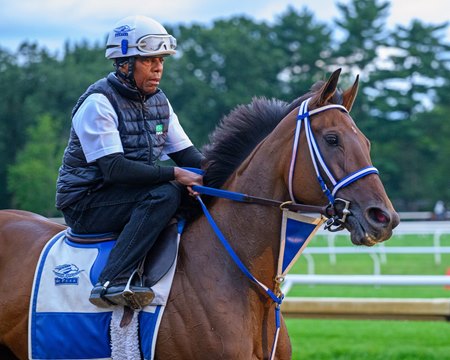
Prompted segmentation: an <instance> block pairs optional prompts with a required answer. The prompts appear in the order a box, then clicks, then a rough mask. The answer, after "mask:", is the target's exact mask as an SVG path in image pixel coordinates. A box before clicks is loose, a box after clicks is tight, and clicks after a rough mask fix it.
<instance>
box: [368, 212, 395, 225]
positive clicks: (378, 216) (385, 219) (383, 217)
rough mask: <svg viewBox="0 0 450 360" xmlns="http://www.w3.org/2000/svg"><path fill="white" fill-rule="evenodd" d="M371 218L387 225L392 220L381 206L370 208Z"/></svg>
mask: <svg viewBox="0 0 450 360" xmlns="http://www.w3.org/2000/svg"><path fill="white" fill-rule="evenodd" d="M368 214H369V217H370V219H371V220H373V221H375V222H377V223H380V224H383V225H386V224H389V222H390V221H391V217H390V216H389V214H387V213H386V212H384V211H383V210H381V209H380V208H370V209H369V211H368Z"/></svg>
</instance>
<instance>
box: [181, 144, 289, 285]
mask: <svg viewBox="0 0 450 360" xmlns="http://www.w3.org/2000/svg"><path fill="white" fill-rule="evenodd" d="M267 140H268V139H266V141H264V142H263V143H261V144H260V145H259V146H258V147H257V149H255V151H254V152H253V153H252V154H251V155H250V156H249V158H248V159H247V160H246V161H245V162H244V163H243V164H242V165H241V166H240V167H239V169H238V170H237V171H236V172H235V173H234V174H233V175H232V176H231V177H230V179H229V180H228V181H227V183H226V184H225V188H226V189H228V190H230V191H237V192H241V193H246V194H249V195H254V196H258V197H264V198H270V199H275V200H280V201H284V200H287V199H288V193H287V189H286V186H285V184H284V179H283V176H281V174H280V172H281V164H280V162H279V160H281V157H283V156H285V155H284V154H281V153H279V152H280V151H281V149H282V147H279V148H278V149H279V150H277V152H278V153H274V151H275V150H274V149H276V147H274V146H273V144H271V143H270V141H267ZM284 147H285V146H284ZM210 212H211V214H212V216H213V218H214V219H215V221H216V223H217V225H218V227H219V228H220V230H221V231H222V232H223V234H224V235H225V237H226V239H227V240H228V242H229V243H230V245H231V247H232V248H233V250H234V251H235V252H236V253H237V254H238V256H239V258H240V259H241V260H242V262H243V263H244V264H245V265H246V267H247V268H248V269H249V270H250V272H252V274H253V275H254V276H255V277H256V278H257V279H258V280H260V281H262V282H263V283H265V284H266V285H268V286H270V287H271V286H272V284H273V279H274V275H275V270H276V264H277V260H278V251H279V237H280V227H281V211H280V209H279V208H278V207H269V206H262V205H257V204H252V205H249V204H243V203H239V202H234V201H230V200H227V199H217V200H216V201H215V202H214V203H213V205H212V206H211V207H210ZM196 236H198V238H197V239H196V240H195V241H194V242H193V243H196V244H197V245H196V246H195V245H193V243H192V245H193V246H195V249H194V248H190V249H186V251H189V252H190V253H192V252H195V253H196V254H198V253H203V256H205V257H208V258H210V259H216V260H217V261H219V262H220V263H221V266H219V268H221V270H220V271H222V272H223V271H226V270H227V269H229V268H231V269H233V271H234V270H235V269H236V265H235V264H233V261H232V259H231V256H230V255H229V254H226V253H225V250H224V248H223V246H222V245H220V243H219V240H218V239H217V236H216V235H214V234H213V231H212V229H211V226H210V225H209V224H208V223H207V222H206V220H205V218H204V217H202V218H201V219H199V220H198V221H196V222H195V223H193V224H192V225H191V229H190V231H189V234H187V237H196ZM199 244H201V246H200V245H199ZM186 246H187V247H189V242H186ZM213 261H214V260H213Z"/></svg>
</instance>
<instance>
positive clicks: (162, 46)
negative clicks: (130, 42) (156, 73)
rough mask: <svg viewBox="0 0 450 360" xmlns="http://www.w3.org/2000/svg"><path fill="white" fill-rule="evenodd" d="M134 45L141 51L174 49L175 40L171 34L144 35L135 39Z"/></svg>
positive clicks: (175, 45) (150, 51)
mask: <svg viewBox="0 0 450 360" xmlns="http://www.w3.org/2000/svg"><path fill="white" fill-rule="evenodd" d="M136 47H137V48H138V50H139V51H142V52H143V53H152V52H154V51H158V50H175V48H176V47H177V40H176V39H175V38H174V37H173V36H172V35H145V36H144V37H142V38H140V39H139V40H138V41H137V45H136Z"/></svg>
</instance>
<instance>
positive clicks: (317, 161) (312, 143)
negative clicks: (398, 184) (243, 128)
mask: <svg viewBox="0 0 450 360" xmlns="http://www.w3.org/2000/svg"><path fill="white" fill-rule="evenodd" d="M310 100H311V98H308V99H306V100H304V101H303V102H302V103H301V105H300V107H299V112H298V115H297V124H296V128H295V134H294V142H293V146H292V157H291V164H290V167H289V178H288V188H289V195H290V198H291V201H292V203H293V204H296V203H297V202H296V199H295V196H294V190H293V187H294V186H293V178H294V172H295V162H296V159H297V153H298V148H299V142H300V132H301V129H302V124H303V125H304V131H305V133H306V141H307V143H308V149H309V153H310V155H311V160H312V163H313V166H314V170H315V172H316V176H317V180H318V182H319V185H320V187H321V189H322V192H323V193H324V194H325V195H326V197H327V198H328V201H329V204H328V207H329V208H333V209H334V211H333V212H332V213H333V215H332V216H330V217H329V219H328V221H327V222H326V225H325V229H327V230H329V231H339V230H342V229H343V228H344V225H345V221H346V220H347V216H348V215H350V214H351V212H350V210H349V208H350V201H348V200H345V199H342V198H336V193H337V192H338V191H339V190H340V189H342V188H344V187H346V186H348V185H350V184H351V183H353V182H355V181H356V180H358V179H361V178H362V177H365V176H367V175H370V174H378V170H377V169H376V168H375V167H373V166H366V167H363V168H361V169H359V170H357V171H355V172H353V173H351V174H349V175H347V176H345V177H344V178H342V179H340V180H336V179H335V177H334V176H333V174H332V172H331V171H330V169H329V168H328V166H327V164H326V162H325V160H324V158H323V157H322V154H321V152H320V149H319V146H318V145H317V142H316V139H315V137H314V133H313V132H312V130H311V120H310V117H311V116H312V115H315V114H319V113H322V112H324V111H327V110H331V109H339V110H341V111H344V112H345V113H347V114H348V111H347V109H346V108H345V107H344V106H342V105H337V104H331V105H325V106H322V107H319V108H317V109H313V110H310V111H308V103H309V101H310ZM319 167H320V168H319ZM321 171H322V173H323V174H325V176H326V177H327V179H328V181H329V183H330V184H331V185H332V186H333V188H332V189H331V190H330V189H329V188H328V186H327V184H326V181H324V179H323V177H322V175H321ZM336 202H341V203H343V204H344V208H343V210H342V211H341V212H342V216H341V217H339V215H338V212H337V210H336V206H335V205H336Z"/></svg>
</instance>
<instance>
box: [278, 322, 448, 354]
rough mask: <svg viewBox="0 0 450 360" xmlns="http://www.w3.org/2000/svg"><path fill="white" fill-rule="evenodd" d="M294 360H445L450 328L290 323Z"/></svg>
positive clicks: (418, 324)
mask: <svg viewBox="0 0 450 360" xmlns="http://www.w3.org/2000/svg"><path fill="white" fill-rule="evenodd" d="M286 322H287V326H288V330H289V336H290V338H291V343H292V348H293V357H292V359H293V360H300V359H301V360H305V359H308V360H366V359H368V360H446V359H450V324H449V323H445V322H411V321H379V320H376V321H375V320H370V321H369V320H367V321H361V320H319V319H305V320H299V319H287V321H286Z"/></svg>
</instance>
